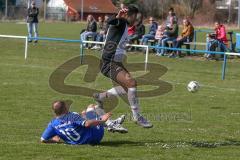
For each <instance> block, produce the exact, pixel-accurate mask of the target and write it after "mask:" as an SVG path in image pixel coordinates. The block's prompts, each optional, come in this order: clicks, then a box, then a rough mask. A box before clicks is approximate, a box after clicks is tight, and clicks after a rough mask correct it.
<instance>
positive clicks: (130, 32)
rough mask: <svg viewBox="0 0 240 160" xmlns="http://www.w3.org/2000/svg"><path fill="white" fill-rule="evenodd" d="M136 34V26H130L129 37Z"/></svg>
mask: <svg viewBox="0 0 240 160" xmlns="http://www.w3.org/2000/svg"><path fill="white" fill-rule="evenodd" d="M135 33H136V26H135V25H133V26H128V37H131V36H133V35H134V34H135Z"/></svg>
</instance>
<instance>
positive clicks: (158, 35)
mask: <svg viewBox="0 0 240 160" xmlns="http://www.w3.org/2000/svg"><path fill="white" fill-rule="evenodd" d="M164 31H165V27H164V26H163V25H160V26H158V29H157V32H156V34H155V39H156V40H158V42H161V40H162V39H164V38H166V35H165V34H164ZM160 52H161V49H158V50H157V55H158V53H160Z"/></svg>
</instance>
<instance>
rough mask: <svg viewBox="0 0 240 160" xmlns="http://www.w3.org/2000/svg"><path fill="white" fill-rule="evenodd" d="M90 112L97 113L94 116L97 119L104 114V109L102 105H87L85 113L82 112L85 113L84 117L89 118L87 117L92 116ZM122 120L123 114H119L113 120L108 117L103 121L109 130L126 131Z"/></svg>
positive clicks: (123, 118)
mask: <svg viewBox="0 0 240 160" xmlns="http://www.w3.org/2000/svg"><path fill="white" fill-rule="evenodd" d="M89 111H90V112H89ZM91 112H94V113H95V114H96V115H97V116H95V117H96V118H98V119H99V118H100V117H101V116H103V115H104V114H106V112H105V111H104V109H103V108H102V107H99V106H98V105H89V106H88V109H87V110H86V113H84V114H85V115H86V118H89V117H90V118H94V116H93V113H91ZM124 120H125V115H121V116H120V117H118V118H117V119H115V120H111V119H108V120H107V121H106V122H105V124H106V128H107V130H108V131H110V132H118V133H128V130H127V129H126V128H124V127H123V126H122V125H121V124H122V123H123V122H124Z"/></svg>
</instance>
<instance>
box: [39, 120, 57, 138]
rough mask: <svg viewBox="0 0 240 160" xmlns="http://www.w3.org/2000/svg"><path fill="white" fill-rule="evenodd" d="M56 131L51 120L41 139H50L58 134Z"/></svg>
mask: <svg viewBox="0 0 240 160" xmlns="http://www.w3.org/2000/svg"><path fill="white" fill-rule="evenodd" d="M56 135H57V134H56V132H55V131H54V128H53V127H52V125H51V122H50V123H49V124H48V127H47V128H46V129H45V131H44V132H43V134H42V137H41V140H49V139H51V138H52V137H54V136H56Z"/></svg>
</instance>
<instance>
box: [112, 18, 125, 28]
mask: <svg viewBox="0 0 240 160" xmlns="http://www.w3.org/2000/svg"><path fill="white" fill-rule="evenodd" d="M126 23H127V22H126V20H124V19H122V18H114V19H111V20H110V21H109V22H108V24H109V25H112V26H116V27H120V26H125V25H126Z"/></svg>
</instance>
